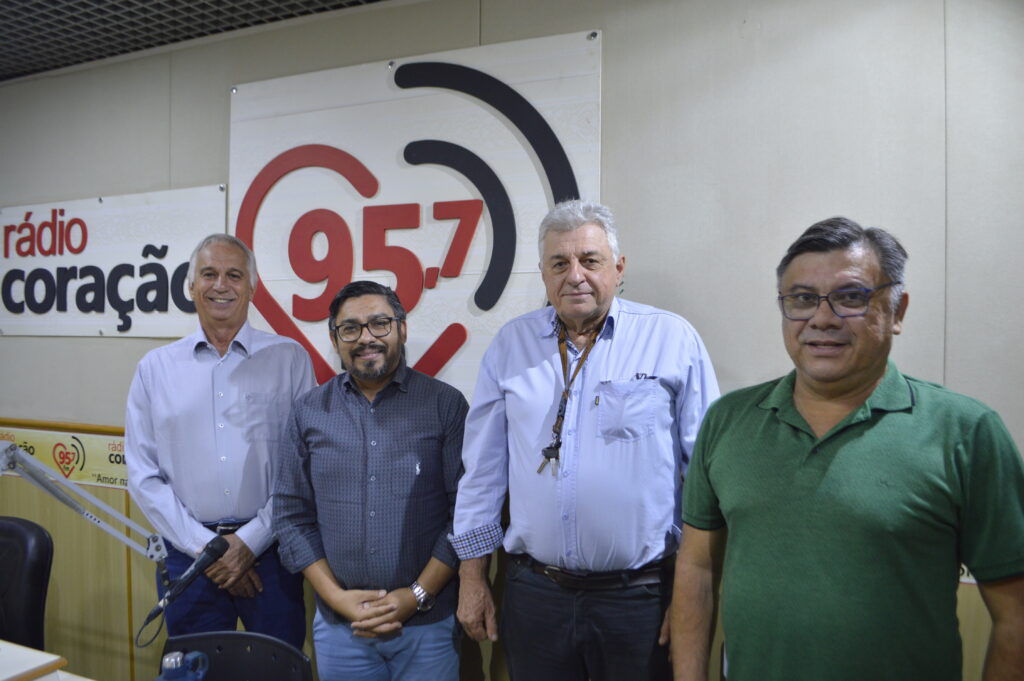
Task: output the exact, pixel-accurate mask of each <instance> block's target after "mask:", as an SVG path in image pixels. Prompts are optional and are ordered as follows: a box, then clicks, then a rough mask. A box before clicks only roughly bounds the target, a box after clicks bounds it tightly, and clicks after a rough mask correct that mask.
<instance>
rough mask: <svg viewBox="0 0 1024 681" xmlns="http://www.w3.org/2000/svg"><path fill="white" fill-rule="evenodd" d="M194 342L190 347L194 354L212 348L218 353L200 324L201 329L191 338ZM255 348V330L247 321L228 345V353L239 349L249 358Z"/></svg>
mask: <svg viewBox="0 0 1024 681" xmlns="http://www.w3.org/2000/svg"><path fill="white" fill-rule="evenodd" d="M190 338H191V339H192V342H191V343H190V344H189V347H191V348H192V354H195V353H197V352H199V350H200V349H201V348H207V347H208V348H210V349H212V350H213V351H214V352H216V348H214V347H213V343H211V342H210V341H209V339H208V338H207V337H206V332H205V331H203V326H202V325H201V324H200V325H199V328H197V329H196V331H195V333H193V334H192V336H191V337H190ZM252 346H253V329H252V327H251V326H250V325H249V321H248V320H246V321H245V322H244V323H243V324H242V328H240V329H239V330H238V333H236V334H235V337H234V338H232V339H231V343H230V344H229V345H228V352H231V350H232V349H237V350H238V351H239V352H241V353H242V356H243V357H248V356H249V355H250V354H251V353H252Z"/></svg>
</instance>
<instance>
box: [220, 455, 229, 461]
mask: <svg viewBox="0 0 1024 681" xmlns="http://www.w3.org/2000/svg"><path fill="white" fill-rule="evenodd" d="M220 460H221V461H227V460H228V457H226V456H222V457H220Z"/></svg>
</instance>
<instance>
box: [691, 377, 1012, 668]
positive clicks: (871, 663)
mask: <svg viewBox="0 0 1024 681" xmlns="http://www.w3.org/2000/svg"><path fill="white" fill-rule="evenodd" d="M794 381H795V372H793V373H790V374H789V375H787V376H785V377H783V378H780V379H777V380H775V381H771V382H768V383H764V384H761V385H758V386H754V387H751V388H746V389H743V390H738V391H736V392H733V393H731V394H729V395H726V396H725V397H723V398H722V399H720V400H719V401H718V402H717V403H716V404H714V405H713V406H712V407H711V409H710V410H709V411H708V413H707V415H706V416H705V418H704V422H703V424H702V426H701V430H700V435H699V436H698V438H697V443H696V446H695V451H694V458H693V461H692V463H691V464H690V467H689V471H688V474H687V479H686V484H685V487H684V492H685V494H684V511H683V519H684V521H685V522H686V523H687V524H689V525H693V526H694V527H697V528H700V529H705V530H711V529H718V528H720V527H723V526H727V527H728V532H729V535H728V543H727V547H726V557H725V566H724V575H723V587H722V589H723V590H722V618H723V626H724V629H725V639H726V650H727V656H728V660H729V680H730V681H748V680H753V679H756V680H757V681H765V680H772V679H778V680H780V681H781V680H783V679H785V680H786V681H799V680H800V679H807V680H811V679H814V680H815V681H817V680H821V679H828V680H829V681H843V680H845V679H849V680H850V681H854V680H856V681H863V680H864V679H872V680H879V679H893V680H896V679H899V680H900V681H905V680H906V679H928V680H929V681H943V680H946V679H950V680H954V679H960V677H961V664H962V663H961V643H960V635H959V629H958V625H957V619H956V590H957V583H958V575H959V566H960V564H961V563H964V564H966V565H967V566H968V567H969V568H970V569H971V571H972V572H973V573H974V575H975V576H976V577H977V579H978V580H979V581H986V580H992V579H999V578H1003V577H1009V576H1012V575H1016V574H1021V573H1024V463H1022V460H1021V457H1020V454H1019V453H1018V451H1017V448H1016V447H1015V445H1014V443H1013V440H1012V438H1011V437H1010V435H1009V433H1008V432H1007V430H1006V428H1005V426H1004V425H1003V423H1002V421H1001V420H1000V418H999V416H998V415H997V414H996V413H995V412H994V411H992V410H991V409H989V408H988V407H986V406H985V405H983V404H981V403H980V402H978V401H976V400H973V399H971V398H969V397H965V396H963V395H958V394H957V393H954V392H952V391H950V390H946V389H945V388H943V387H941V386H938V385H935V384H932V383H927V382H924V381H920V380H917V379H913V378H910V377H907V376H904V375H903V374H901V373H900V372H899V371H898V370H897V369H896V366H895V365H894V364H893V363H891V362H890V363H889V366H888V368H887V371H886V374H885V376H884V378H883V379H882V382H881V383H880V384H879V386H878V387H877V388H876V389H875V391H874V393H873V394H872V395H871V397H870V398H869V399H868V400H867V401H866V402H865V403H864V404H863V405H861V407H859V408H858V409H856V410H854V411H853V412H852V413H851V414H850V415H849V416H847V417H846V419H844V420H843V421H842V422H841V423H840V424H838V425H837V426H836V427H835V428H833V429H832V431H830V432H829V433H827V434H826V435H825V436H824V437H822V438H821V439H818V438H817V437H816V436H815V435H814V434H813V432H812V430H811V428H810V426H808V425H807V423H806V421H804V419H803V417H802V416H800V414H799V413H798V412H797V410H796V407H795V406H794V404H793V397H792V395H793V385H794Z"/></svg>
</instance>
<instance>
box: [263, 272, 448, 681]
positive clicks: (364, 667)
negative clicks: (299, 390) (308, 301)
mask: <svg viewBox="0 0 1024 681" xmlns="http://www.w3.org/2000/svg"><path fill="white" fill-rule="evenodd" d="M405 317H406V315H405V310H404V309H403V307H402V304H401V302H399V300H398V297H397V296H396V295H395V293H394V291H392V290H391V289H390V288H388V287H386V286H382V285H380V284H376V283H374V282H370V281H356V282H352V283H351V284H348V285H347V286H345V287H344V288H343V289H342V290H341V291H340V292H339V293H338V295H337V296H335V298H334V300H333V301H332V302H331V308H330V317H329V319H328V326H329V329H330V334H331V342H332V343H333V344H334V347H335V349H336V350H337V352H338V356H339V357H340V358H341V363H342V366H343V368H344V371H343V372H342V373H341V374H339V375H338V376H336V377H335V378H334V379H332V380H330V381H328V382H327V383H325V384H324V385H322V386H320V387H319V388H316V389H314V390H312V391H310V392H309V393H307V394H306V395H304V396H303V397H302V398H300V399H298V400H297V401H296V402H295V406H294V408H293V410H292V416H291V419H290V422H289V424H288V426H287V428H286V434H285V439H284V442H283V443H282V446H281V450H280V456H279V457H278V468H277V479H276V483H275V486H274V523H273V527H274V532H275V534H276V535H277V536H278V538H279V541H280V545H281V549H280V550H281V560H282V562H283V563H284V565H285V566H286V567H288V568H289V569H291V570H293V571H295V572H298V571H300V570H301V571H302V573H303V574H304V575H305V577H306V579H308V580H309V582H310V584H312V586H313V588H314V590H315V591H316V594H317V614H316V617H315V619H314V622H313V641H314V646H315V648H316V654H317V666H318V671H319V673H320V678H321V679H322V681H332V680H334V679H344V680H345V681H358V680H361V679H366V680H370V679H373V680H378V679H382V680H383V679H431V680H432V681H433V680H438V679H440V680H449V681H456V680H457V679H458V674H459V656H458V637H459V635H460V634H461V630H460V629H459V628H458V625H457V624H456V622H455V617H454V613H455V604H456V597H457V595H458V584H457V580H453V579H452V578H453V577H454V576H455V572H456V570H457V568H458V559H457V558H456V556H455V552H454V550H453V549H452V547H451V545H450V544H449V543H448V538H447V535H448V534H449V533H450V532H451V529H452V526H451V519H452V514H453V512H454V509H455V490H456V484H457V481H458V477H459V473H460V471H461V460H460V454H461V450H462V429H463V422H464V421H465V416H466V410H467V404H466V400H465V398H464V397H463V396H462V394H461V393H459V391H458V390H456V389H455V388H453V387H451V386H449V385H447V384H445V383H443V382H441V381H438V380H436V379H433V378H431V377H429V376H426V375H424V374H421V373H420V372H418V371H415V370H414V369H411V368H409V367H408V366H406V363H405V351H404V348H405V340H406V334H407V327H406V320H405Z"/></svg>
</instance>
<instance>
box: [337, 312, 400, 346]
mask: <svg viewBox="0 0 1024 681" xmlns="http://www.w3.org/2000/svg"><path fill="white" fill-rule="evenodd" d="M397 321H401V320H400V319H399V318H398V317H374V318H373V319H371V320H370V321H368V322H366V323H365V324H360V323H359V322H342V323H341V324H335V323H334V322H333V321H332V322H331V324H330V326H331V333H333V334H334V335H335V336H336V337H337V338H338V340H340V341H343V342H345V343H351V342H353V341H357V340H359V337H360V336H362V335H363V329H366V330H367V331H369V332H370V335H371V336H373V337H374V338H383V337H384V336H386V335H388V334H389V333H391V322H397Z"/></svg>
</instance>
